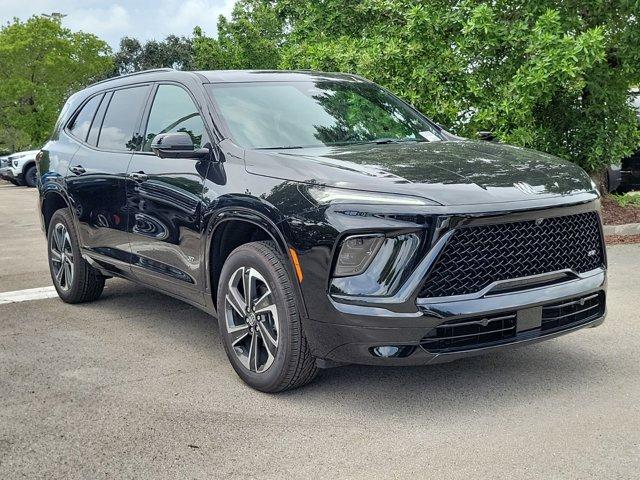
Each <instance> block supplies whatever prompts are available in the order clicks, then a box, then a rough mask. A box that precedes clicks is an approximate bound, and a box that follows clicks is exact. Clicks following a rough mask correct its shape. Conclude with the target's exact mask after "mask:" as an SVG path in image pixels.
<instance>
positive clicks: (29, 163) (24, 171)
mask: <svg viewBox="0 0 640 480" xmlns="http://www.w3.org/2000/svg"><path fill="white" fill-rule="evenodd" d="M35 165H36V160H35V158H34V159H33V160H29V161H27V162H25V164H24V165H22V175H26V174H27V170H29V168H31V167H32V166H33V167H35Z"/></svg>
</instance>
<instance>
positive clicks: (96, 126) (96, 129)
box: [87, 92, 111, 147]
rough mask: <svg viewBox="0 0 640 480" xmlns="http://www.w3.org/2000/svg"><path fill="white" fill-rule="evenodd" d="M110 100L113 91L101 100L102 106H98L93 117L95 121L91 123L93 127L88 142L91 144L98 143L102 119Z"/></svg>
mask: <svg viewBox="0 0 640 480" xmlns="http://www.w3.org/2000/svg"><path fill="white" fill-rule="evenodd" d="M110 101H111V92H109V93H106V94H105V96H104V98H103V99H102V102H100V106H99V107H98V111H97V112H96V115H95V116H94V117H93V123H92V124H91V128H90V129H89V135H88V136H87V143H88V144H89V145H93V146H94V147H95V146H96V145H97V144H98V135H99V134H100V127H101V126H102V119H103V118H104V112H105V111H106V110H107V106H108V105H109V102H110Z"/></svg>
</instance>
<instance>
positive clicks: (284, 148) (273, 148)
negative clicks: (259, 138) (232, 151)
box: [255, 145, 303, 150]
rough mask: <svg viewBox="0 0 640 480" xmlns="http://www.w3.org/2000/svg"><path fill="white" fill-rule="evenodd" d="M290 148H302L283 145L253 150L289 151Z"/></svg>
mask: <svg viewBox="0 0 640 480" xmlns="http://www.w3.org/2000/svg"><path fill="white" fill-rule="evenodd" d="M292 148H303V147H301V146H300V145H284V146H281V147H257V148H256V149H255V150H291V149H292Z"/></svg>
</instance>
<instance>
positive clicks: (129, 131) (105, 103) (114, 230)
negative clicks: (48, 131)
mask: <svg viewBox="0 0 640 480" xmlns="http://www.w3.org/2000/svg"><path fill="white" fill-rule="evenodd" d="M150 91H151V86H150V85H140V86H133V87H127V88H121V89H117V90H114V91H108V92H105V93H101V94H99V95H97V96H96V97H93V98H91V99H90V100H89V101H88V102H87V103H86V104H85V106H86V107H87V111H86V112H85V108H84V107H83V108H82V110H80V112H79V114H78V115H77V117H76V118H75V119H74V120H73V122H72V123H71V124H70V125H69V134H70V135H72V136H74V138H76V140H78V142H79V143H80V147H79V148H78V150H77V152H76V154H75V155H74V157H73V159H72V161H71V162H70V165H69V172H68V174H67V177H66V182H67V191H68V194H69V196H70V199H71V202H72V205H73V207H74V208H75V211H76V213H77V219H78V220H77V223H78V225H77V226H78V233H79V237H80V243H81V245H82V247H83V248H85V249H86V250H87V253H88V254H90V255H92V256H93V257H94V258H97V259H99V260H100V261H101V263H102V265H103V266H105V267H107V268H110V269H112V270H115V271H116V272H117V273H122V274H126V273H128V272H129V271H130V267H129V265H128V264H129V260H130V251H129V239H128V235H127V223H128V211H127V200H126V178H127V177H126V173H127V167H128V165H129V161H130V160H131V155H132V152H133V151H134V150H135V149H137V148H139V146H140V144H141V136H140V133H139V132H140V123H141V119H142V113H143V110H144V105H145V104H146V102H147V100H148V97H149V93H150ZM90 105H91V109H89V106H90ZM91 111H93V112H94V113H93V114H92V113H91Z"/></svg>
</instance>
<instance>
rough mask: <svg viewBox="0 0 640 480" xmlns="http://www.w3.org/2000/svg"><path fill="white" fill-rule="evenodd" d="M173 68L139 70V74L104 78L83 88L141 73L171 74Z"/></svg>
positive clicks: (136, 73) (132, 74)
mask: <svg viewBox="0 0 640 480" xmlns="http://www.w3.org/2000/svg"><path fill="white" fill-rule="evenodd" d="M173 71H174V69H173V68H152V69H150V70H140V71H139V72H132V73H126V74H124V75H118V76H117V77H110V78H105V79H104V80H100V81H99V82H95V83H92V84H91V85H88V86H87V87H85V88H89V87H93V86H94V85H100V84H101V83H105V82H110V81H111V80H116V79H118V78H126V77H133V76H135V75H142V74H143V73H153V72H173Z"/></svg>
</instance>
